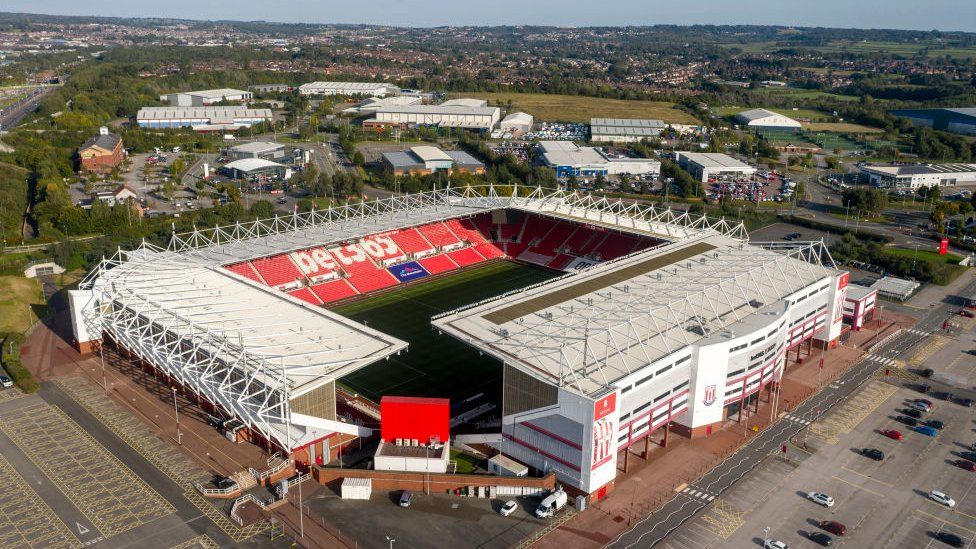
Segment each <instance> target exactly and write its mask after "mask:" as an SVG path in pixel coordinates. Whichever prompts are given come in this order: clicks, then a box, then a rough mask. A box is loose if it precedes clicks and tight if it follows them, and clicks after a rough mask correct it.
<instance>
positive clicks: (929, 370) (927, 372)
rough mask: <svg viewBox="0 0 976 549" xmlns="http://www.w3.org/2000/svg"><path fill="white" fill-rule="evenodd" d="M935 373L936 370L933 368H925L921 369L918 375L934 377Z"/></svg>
mask: <svg viewBox="0 0 976 549" xmlns="http://www.w3.org/2000/svg"><path fill="white" fill-rule="evenodd" d="M934 373H935V371H934V370H933V369H932V368H926V369H924V370H921V371H919V372H918V375H920V376H922V377H932V374H934Z"/></svg>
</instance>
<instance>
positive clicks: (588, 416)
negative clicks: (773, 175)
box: [433, 233, 848, 498]
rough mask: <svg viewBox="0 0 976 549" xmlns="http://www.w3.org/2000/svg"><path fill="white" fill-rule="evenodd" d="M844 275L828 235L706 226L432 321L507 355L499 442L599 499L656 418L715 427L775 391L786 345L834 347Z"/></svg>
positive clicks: (671, 427) (688, 428) (701, 429)
mask: <svg viewBox="0 0 976 549" xmlns="http://www.w3.org/2000/svg"><path fill="white" fill-rule="evenodd" d="M847 283H848V273H846V272H841V271H838V270H837V269H835V268H834V264H833V260H832V259H831V258H830V256H829V253H828V252H827V250H826V246H825V245H824V244H823V243H822V242H810V243H803V244H798V245H793V246H782V245H780V244H777V243H768V244H761V245H754V244H747V243H746V242H742V241H739V240H736V239H732V238H729V237H727V236H724V235H720V234H716V233H712V234H704V235H700V236H697V237H693V238H688V239H685V240H683V241H680V242H674V243H672V244H670V245H667V246H662V247H659V248H655V249H652V250H648V251H645V252H643V253H640V254H636V255H634V256H630V257H626V258H623V259H621V260H618V261H615V262H609V263H605V264H601V265H597V266H594V267H591V268H589V269H586V270H585V271H583V272H580V273H579V274H577V275H576V276H572V277H566V278H561V279H556V280H554V281H552V282H550V283H548V284H544V285H541V286H538V287H536V288H531V289H528V290H525V291H522V292H519V293H517V294H515V295H509V296H505V297H504V298H501V299H493V300H487V301H486V302H483V303H479V304H475V305H473V306H469V307H463V308H460V309H458V310H455V311H449V312H447V313H444V314H441V315H438V316H436V317H435V318H434V320H433V324H434V326H435V327H436V328H438V329H440V330H443V331H444V332H445V333H447V334H450V335H452V336H454V337H455V338H457V339H458V340H460V341H463V342H465V343H467V344H469V345H471V346H473V347H474V348H476V349H478V350H480V351H483V352H484V353H485V354H489V355H491V356H494V357H496V358H497V359H498V360H500V361H501V362H502V363H503V364H504V381H503V395H502V424H501V428H500V430H499V431H497V432H496V433H495V437H494V438H492V439H491V444H492V445H493V446H494V447H495V448H497V449H498V450H499V451H501V452H502V453H503V454H505V455H507V456H509V457H512V458H514V459H516V460H518V461H520V462H522V463H524V464H526V465H529V466H530V467H532V468H534V469H535V470H538V471H543V472H549V471H554V472H555V473H556V474H557V477H558V478H559V480H560V482H562V483H564V484H565V485H566V486H569V487H572V488H573V489H575V490H579V491H580V492H581V493H585V494H591V495H593V496H595V497H596V498H602V497H603V496H605V495H606V494H607V493H609V492H610V491H612V489H613V486H614V479H615V477H616V474H617V458H618V453H619V452H620V451H621V450H624V449H626V448H628V447H630V446H632V445H634V444H638V443H642V442H643V443H646V441H647V440H648V437H650V436H651V435H652V434H655V433H656V432H658V431H660V430H662V429H664V430H665V432H667V431H672V432H673V433H672V434H674V435H679V436H684V437H687V438H691V439H696V438H700V437H708V436H710V435H711V434H712V431H713V430H714V429H715V428H716V427H717V426H719V425H720V424H721V423H722V422H723V421H725V420H726V419H727V418H728V417H729V415H730V414H731V413H734V411H735V410H742V409H743V408H744V407H747V406H749V405H751V404H753V403H758V397H759V395H760V394H761V393H762V392H766V393H767V394H768V395H769V396H770V397H771V399H772V400H773V401H777V399H778V394H779V391H778V389H779V382H780V379H781V377H782V375H783V371H784V367H785V363H786V353H787V352H790V351H791V350H796V351H797V353H799V352H800V346H801V345H807V346H810V345H817V346H821V347H830V346H834V345H836V344H837V341H838V338H839V336H840V333H841V326H842V315H843V304H844V300H845V294H846V288H847Z"/></svg>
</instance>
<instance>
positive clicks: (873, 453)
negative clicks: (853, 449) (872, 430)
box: [861, 448, 884, 461]
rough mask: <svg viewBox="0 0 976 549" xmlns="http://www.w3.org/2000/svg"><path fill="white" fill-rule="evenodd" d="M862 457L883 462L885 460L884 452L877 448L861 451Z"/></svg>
mask: <svg viewBox="0 0 976 549" xmlns="http://www.w3.org/2000/svg"><path fill="white" fill-rule="evenodd" d="M861 455H862V456H864V457H866V458H871V459H873V460H874V461H881V460H883V459H884V452H882V451H881V450H878V449H877V448H865V449H864V450H861Z"/></svg>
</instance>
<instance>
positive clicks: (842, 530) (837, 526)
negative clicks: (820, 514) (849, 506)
mask: <svg viewBox="0 0 976 549" xmlns="http://www.w3.org/2000/svg"><path fill="white" fill-rule="evenodd" d="M820 527H821V528H823V529H824V530H826V531H828V532H830V533H831V534H834V535H835V536H843V535H844V534H846V533H847V527H846V526H844V525H843V524H841V523H839V522H837V521H836V520H825V521H823V522H821V523H820Z"/></svg>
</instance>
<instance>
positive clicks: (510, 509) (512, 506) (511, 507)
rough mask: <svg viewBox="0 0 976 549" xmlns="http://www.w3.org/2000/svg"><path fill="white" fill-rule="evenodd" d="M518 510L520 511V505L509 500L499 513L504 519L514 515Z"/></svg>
mask: <svg viewBox="0 0 976 549" xmlns="http://www.w3.org/2000/svg"><path fill="white" fill-rule="evenodd" d="M516 509H518V503H516V502H515V500H509V501H506V502H505V505H502V506H501V509H499V510H498V513H499V514H500V515H501V516H503V517H507V516H509V515H511V514H512V513H514V512H515V510H516Z"/></svg>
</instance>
